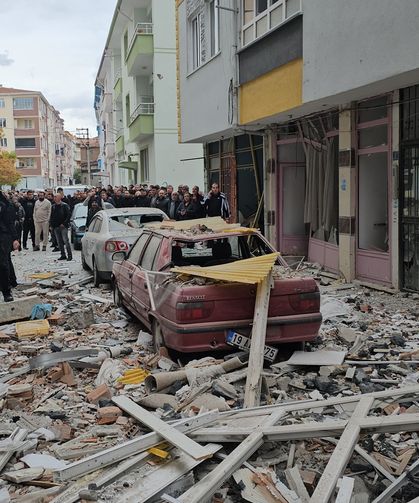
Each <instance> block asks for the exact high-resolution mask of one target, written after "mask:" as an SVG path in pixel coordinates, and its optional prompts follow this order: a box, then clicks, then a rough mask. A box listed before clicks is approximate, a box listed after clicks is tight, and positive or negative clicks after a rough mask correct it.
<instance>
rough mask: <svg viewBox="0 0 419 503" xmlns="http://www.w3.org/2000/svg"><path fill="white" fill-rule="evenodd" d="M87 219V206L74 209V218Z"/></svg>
mask: <svg viewBox="0 0 419 503" xmlns="http://www.w3.org/2000/svg"><path fill="white" fill-rule="evenodd" d="M86 217H87V206H83V205H82V204H80V205H77V206H76V207H75V208H74V218H86Z"/></svg>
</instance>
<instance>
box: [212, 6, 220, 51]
mask: <svg viewBox="0 0 419 503" xmlns="http://www.w3.org/2000/svg"><path fill="white" fill-rule="evenodd" d="M219 4H220V0H212V2H211V3H210V24H211V31H210V36H211V56H215V55H216V54H217V53H218V51H219V50H220V9H219Z"/></svg>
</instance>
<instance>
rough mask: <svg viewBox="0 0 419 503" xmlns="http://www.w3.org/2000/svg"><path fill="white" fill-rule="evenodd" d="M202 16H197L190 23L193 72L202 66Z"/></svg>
mask: <svg viewBox="0 0 419 503" xmlns="http://www.w3.org/2000/svg"><path fill="white" fill-rule="evenodd" d="M201 26H202V14H198V15H197V16H195V17H194V18H193V19H192V21H191V37H192V68H193V70H195V69H196V68H198V67H199V66H201V65H202V62H203V61H202V39H201Z"/></svg>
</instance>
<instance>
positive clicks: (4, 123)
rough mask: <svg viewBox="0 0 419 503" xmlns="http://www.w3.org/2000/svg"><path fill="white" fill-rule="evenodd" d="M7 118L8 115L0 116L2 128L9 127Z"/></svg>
mask: <svg viewBox="0 0 419 503" xmlns="http://www.w3.org/2000/svg"><path fill="white" fill-rule="evenodd" d="M6 124H7V119H6V117H0V128H6V127H7V125H6Z"/></svg>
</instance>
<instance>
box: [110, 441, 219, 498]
mask: <svg viewBox="0 0 419 503" xmlns="http://www.w3.org/2000/svg"><path fill="white" fill-rule="evenodd" d="M220 449H221V445H210V446H208V451H209V452H211V456H212V455H214V454H215V453H216V452H217V451H218V450H220ZM201 462H202V460H201V461H200V460H196V459H194V458H192V457H191V456H188V455H187V454H185V453H182V452H177V453H176V458H175V459H173V460H172V461H169V462H168V463H165V464H163V465H158V466H157V467H154V469H152V470H150V472H149V473H146V474H144V475H142V476H141V477H139V478H138V479H137V480H136V481H135V482H134V484H133V485H132V487H131V488H130V489H129V490H128V491H127V492H126V493H125V494H124V492H122V493H120V494H119V496H118V501H119V503H145V502H146V501H148V500H149V499H150V498H152V497H153V496H155V495H157V494H159V493H160V492H161V491H163V490H164V489H166V487H168V486H169V485H170V484H173V482H176V481H177V480H178V479H180V478H181V477H182V476H183V475H185V474H186V473H188V472H190V471H191V470H192V469H193V468H195V467H196V466H197V465H199V464H200V463H201Z"/></svg>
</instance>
